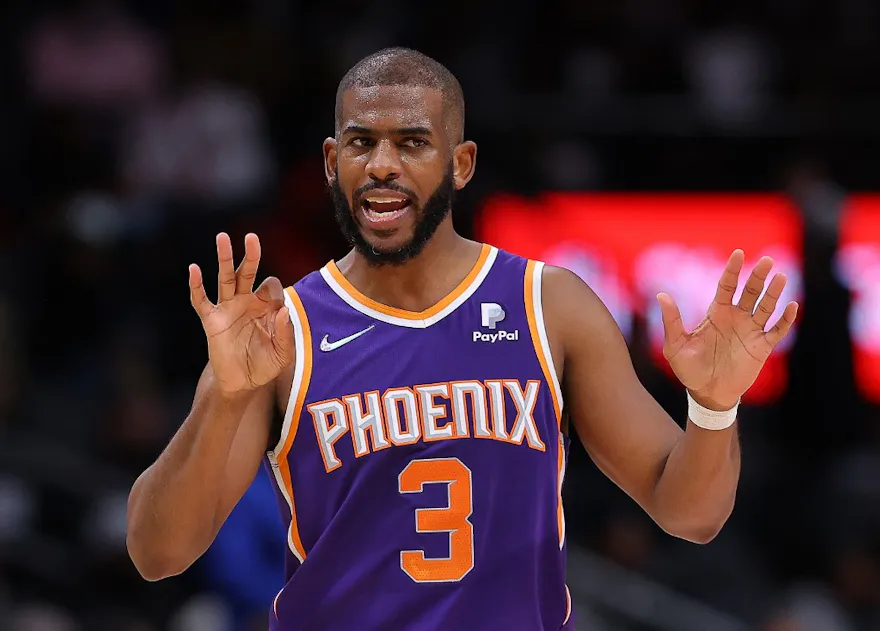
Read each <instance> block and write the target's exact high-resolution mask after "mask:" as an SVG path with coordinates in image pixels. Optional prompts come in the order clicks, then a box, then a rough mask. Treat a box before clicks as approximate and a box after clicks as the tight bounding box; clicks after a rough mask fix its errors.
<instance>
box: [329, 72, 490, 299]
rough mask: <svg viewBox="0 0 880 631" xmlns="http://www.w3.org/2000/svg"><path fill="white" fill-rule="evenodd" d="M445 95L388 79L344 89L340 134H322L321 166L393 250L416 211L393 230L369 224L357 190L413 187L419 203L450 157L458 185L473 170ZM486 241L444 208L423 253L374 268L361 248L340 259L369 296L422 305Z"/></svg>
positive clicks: (369, 230) (460, 273)
mask: <svg viewBox="0 0 880 631" xmlns="http://www.w3.org/2000/svg"><path fill="white" fill-rule="evenodd" d="M447 123H448V118H447V117H445V116H444V110H443V99H442V96H441V94H440V92H439V91H438V90H435V89H431V88H419V87H407V86H388V87H381V88H366V89H356V90H349V91H347V92H346V93H345V94H344V95H343V102H342V118H341V120H340V125H339V137H338V138H327V139H326V140H325V141H324V172H325V174H326V176H327V181H328V182H331V181H332V180H333V179H334V178H335V177H336V172H337V171H338V173H339V180H340V181H339V183H340V185H341V187H342V190H343V191H344V192H345V193H346V196H347V197H348V202H349V205H351V206H352V208H353V210H354V214H355V219H356V221H358V223H359V225H360V227H361V233H362V234H363V235H364V237H365V238H366V240H367V241H368V242H369V243H370V244H371V245H373V246H375V247H376V248H377V249H393V248H396V247H400V246H401V245H403V244H404V243H406V242H407V241H408V240H409V239H410V238H411V237H412V234H413V228H414V227H415V221H416V218H417V214H416V213H409V214H408V215H407V216H406V217H404V218H403V220H402V221H400V222H398V223H396V224H395V226H394V227H393V228H392V229H390V230H385V229H378V228H374V227H372V226H370V225H369V224H368V223H367V222H366V221H364V220H363V217H362V216H359V212H358V211H359V208H358V207H359V204H357V203H356V200H355V198H354V192H355V191H357V190H358V189H360V188H362V187H364V186H367V185H370V184H373V183H385V182H394V183H395V184H397V185H399V186H401V187H403V188H405V189H407V190H409V191H412V192H413V193H415V194H416V199H415V200H414V201H415V203H416V205H422V204H424V202H425V201H426V200H427V199H428V197H430V195H431V194H432V193H433V192H434V190H435V189H436V188H437V186H438V185H439V184H440V182H441V180H442V179H443V176H444V174H445V169H446V166H447V165H448V164H449V161H450V159H451V160H452V172H453V180H454V182H455V188H456V190H461V189H463V188H464V187H465V186H466V185H467V183H468V182H470V180H471V178H472V177H473V175H474V169H475V167H476V160H477V145H476V144H475V143H473V142H470V141H467V142H461V143H455V142H454V140H453V138H456V137H458V134H460V131H459V130H457V129H454V128H452V129H450V128H449V125H448V124H447ZM480 249H481V246H480V244H478V243H474V242H473V241H469V240H467V239H464V238H462V237H461V236H459V235H458V234H457V233H456V232H455V229H454V228H453V225H452V216H451V214H450V215H447V216H446V218H445V219H444V220H443V222H442V223H441V224H440V227H439V228H438V229H437V231H436V232H435V233H434V236H433V237H432V238H431V241H430V242H429V243H428V245H427V246H425V249H424V250H423V251H422V253H421V254H420V255H419V256H418V257H417V258H415V259H413V260H411V261H409V262H407V264H406V265H403V266H396V267H391V266H383V267H381V268H378V269H377V268H374V267H371V266H369V265H367V264H366V262H365V261H364V260H363V258H362V257H360V256H358V253H357V252H356V251H352V252H350V253H349V254H347V255H346V256H345V257H343V258H342V259H340V260H339V261H338V263H337V265H338V267H339V269H340V271H341V272H342V273H343V274H345V276H346V278H348V280H350V281H351V282H352V284H354V286H355V287H357V288H358V289H360V290H361V291H362V292H363V293H365V294H366V295H367V296H369V297H370V298H373V299H374V300H377V301H378V302H381V303H384V304H387V305H389V306H393V307H398V308H400V309H406V310H408V311H422V310H424V309H427V308H429V307H431V306H432V305H434V304H436V303H437V302H439V301H440V300H441V299H442V298H443V297H444V296H446V295H447V294H448V293H449V292H450V291H452V290H453V289H454V288H455V287H456V286H457V285H458V283H459V282H461V280H462V279H463V278H465V277H466V276H467V274H468V272H470V270H471V268H472V267H473V266H474V263H475V262H476V260H477V257H478V256H479V254H480Z"/></svg>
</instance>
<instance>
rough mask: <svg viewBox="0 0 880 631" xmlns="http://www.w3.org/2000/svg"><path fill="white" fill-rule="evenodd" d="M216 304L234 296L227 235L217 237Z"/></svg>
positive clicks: (230, 247)
mask: <svg viewBox="0 0 880 631" xmlns="http://www.w3.org/2000/svg"><path fill="white" fill-rule="evenodd" d="M217 264H218V268H219V271H218V273H217V302H218V303H221V302H223V301H224V300H229V299H230V298H232V296H234V295H235V268H234V266H233V261H232V242H231V241H230V240H229V235H228V234H226V233H225V232H221V233H220V234H218V235H217Z"/></svg>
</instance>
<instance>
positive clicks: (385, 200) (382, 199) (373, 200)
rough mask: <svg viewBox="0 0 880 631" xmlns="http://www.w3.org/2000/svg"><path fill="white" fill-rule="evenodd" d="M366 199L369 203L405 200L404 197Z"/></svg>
mask: <svg viewBox="0 0 880 631" xmlns="http://www.w3.org/2000/svg"><path fill="white" fill-rule="evenodd" d="M366 200H367V201H368V202H370V203H371V204H399V203H401V202H405V201H407V200H406V198H405V197H397V198H391V197H367V198H366Z"/></svg>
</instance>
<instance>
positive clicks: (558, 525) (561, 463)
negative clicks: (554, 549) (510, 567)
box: [556, 432, 565, 550]
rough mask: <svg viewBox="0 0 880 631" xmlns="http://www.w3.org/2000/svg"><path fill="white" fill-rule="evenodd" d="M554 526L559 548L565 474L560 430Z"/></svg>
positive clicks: (562, 528) (563, 444)
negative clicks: (557, 534) (557, 535)
mask: <svg viewBox="0 0 880 631" xmlns="http://www.w3.org/2000/svg"><path fill="white" fill-rule="evenodd" d="M556 452H557V455H556V491H557V493H556V528H557V531H558V533H559V549H560V550H562V544H563V543H565V511H564V510H563V508H562V480H563V478H564V476H565V439H564V438H563V437H562V432H560V433H559V440H557V441H556Z"/></svg>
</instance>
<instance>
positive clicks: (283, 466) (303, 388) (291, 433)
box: [277, 287, 312, 560]
mask: <svg viewBox="0 0 880 631" xmlns="http://www.w3.org/2000/svg"><path fill="white" fill-rule="evenodd" d="M285 291H286V292H287V296H288V297H289V298H290V301H291V302H292V303H293V307H294V311H295V314H293V315H295V317H296V319H297V320H298V321H299V324H300V327H301V328H302V336H303V374H302V381H301V382H300V384H299V390H298V392H297V393H296V402H295V403H294V406H293V414H292V415H291V417H290V427H289V428H288V430H287V438H286V440H285V441H284V446H283V447H282V448H281V451H280V452H279V453H278V456H277V460H278V469H279V471H280V472H281V479H282V480H284V487H285V488H286V489H287V496H288V497H289V498H290V531H289V532H288V538H289V540H290V541H291V543H292V544H293V546H294V548H296V551H297V552H299V554H300V557H301V558H302V559H303V560H305V558H306V551H305V548H304V547H303V544H302V540H301V539H300V536H299V525H298V524H297V520H296V502H295V501H294V499H293V483H292V482H291V479H290V464H289V463H288V462H287V454H289V453H290V450H291V448H293V440H294V439H295V438H296V431H297V429H299V419H300V416H301V415H302V409H303V404H304V403H305V400H306V392H308V390H309V382H310V381H311V378H312V331H311V329H310V328H309V319H308V317H307V316H306V310H305V308H304V307H303V304H302V300H300V298H299V295H298V294H297V293H296V290H295V289H294V288H293V287H288V288H287V289H286V290H285Z"/></svg>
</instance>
